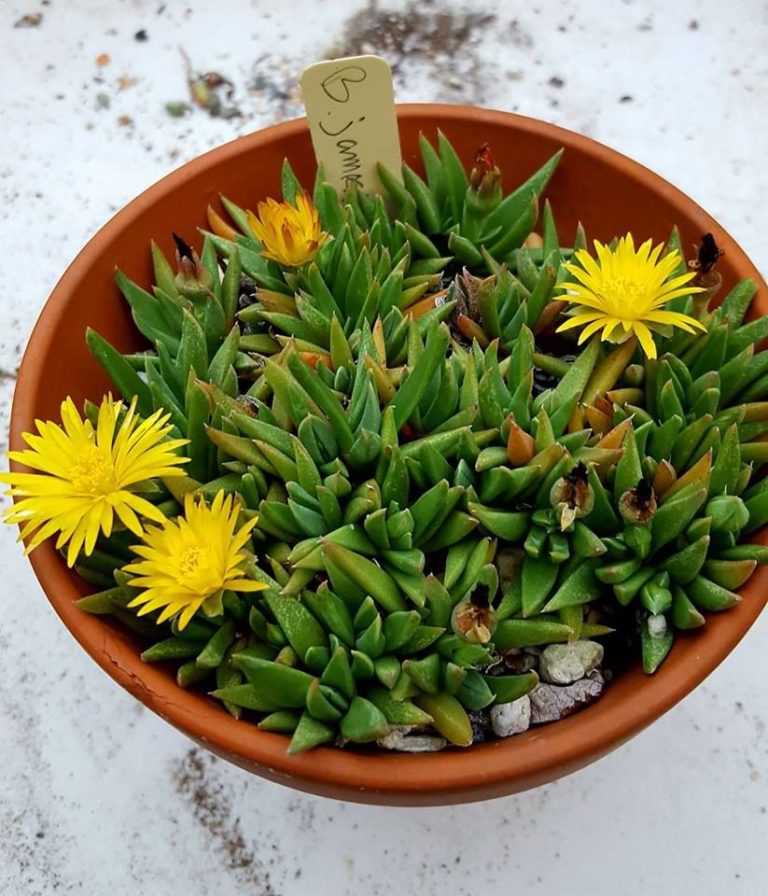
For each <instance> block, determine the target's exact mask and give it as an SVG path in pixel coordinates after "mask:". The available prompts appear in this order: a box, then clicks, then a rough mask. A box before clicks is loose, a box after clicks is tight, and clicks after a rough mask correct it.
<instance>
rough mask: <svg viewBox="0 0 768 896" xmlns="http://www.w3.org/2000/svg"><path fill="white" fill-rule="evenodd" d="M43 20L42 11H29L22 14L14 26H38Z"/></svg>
mask: <svg viewBox="0 0 768 896" xmlns="http://www.w3.org/2000/svg"><path fill="white" fill-rule="evenodd" d="M42 21H43V14H42V13H40V12H28V13H27V14H26V15H25V16H22V17H21V18H20V19H19V20H18V21H17V22H14V24H13V27H14V28H38V27H39V26H40V23H41V22H42Z"/></svg>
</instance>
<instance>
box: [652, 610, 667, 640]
mask: <svg viewBox="0 0 768 896" xmlns="http://www.w3.org/2000/svg"><path fill="white" fill-rule="evenodd" d="M666 633H667V620H666V619H665V618H664V616H663V615H661V614H659V615H658V616H649V617H648V634H649V635H650V636H651V637H652V638H661V637H663V636H664V635H666Z"/></svg>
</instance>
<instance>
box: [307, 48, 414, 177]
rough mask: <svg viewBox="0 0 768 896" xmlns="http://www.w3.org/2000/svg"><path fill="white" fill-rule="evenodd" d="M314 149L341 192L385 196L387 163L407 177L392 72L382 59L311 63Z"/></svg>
mask: <svg viewBox="0 0 768 896" xmlns="http://www.w3.org/2000/svg"><path fill="white" fill-rule="evenodd" d="M301 91H302V94H303V97H304V105H305V106H306V110H307V119H308V121H309V129H310V133H311V135H312V145H313V146H314V149H315V155H316V156H317V162H318V165H321V166H322V168H323V172H324V174H325V179H326V180H327V181H328V183H330V184H332V185H333V186H334V187H336V189H337V190H338V191H339V192H340V193H344V192H346V190H348V189H350V188H355V187H356V188H358V189H360V190H362V191H363V192H365V193H383V192H384V190H383V187H382V184H381V181H380V180H379V176H378V173H377V170H376V165H377V163H381V164H382V165H383V166H384V167H385V168H387V169H388V170H389V171H390V172H391V173H392V174H393V175H394V176H395V177H396V178H397V179H398V180H400V178H401V174H400V167H401V157H400V137H399V134H398V131H397V117H396V115H395V96H394V90H393V88H392V72H391V71H390V68H389V65H387V63H386V62H385V61H384V60H383V59H382V58H381V57H379V56H349V57H347V58H345V59H333V60H330V61H328V62H317V63H315V64H314V65H310V66H309V68H307V69H306V70H305V71H304V74H303V75H302V76H301Z"/></svg>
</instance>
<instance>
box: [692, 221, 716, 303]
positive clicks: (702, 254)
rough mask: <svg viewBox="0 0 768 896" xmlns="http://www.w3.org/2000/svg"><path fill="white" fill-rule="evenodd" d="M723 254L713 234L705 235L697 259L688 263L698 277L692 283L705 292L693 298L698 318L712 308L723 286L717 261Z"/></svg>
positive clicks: (698, 249) (697, 249) (698, 247)
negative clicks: (713, 300) (716, 266)
mask: <svg viewBox="0 0 768 896" xmlns="http://www.w3.org/2000/svg"><path fill="white" fill-rule="evenodd" d="M722 254H723V250H722V249H720V248H719V246H718V245H717V243H716V242H715V238H714V237H713V236H712V234H711V233H705V234H704V235H703V236H702V238H701V243H700V245H699V246H697V247H696V258H695V259H693V260H692V261H689V262H688V267H689V268H692V269H693V270H694V271H696V277H695V278H694V279H693V281H692V285H693V286H700V287H702V289H703V292H700V293H698V294H697V295H695V296H694V298H693V313H694V315H696V316H699V315H701V314H703V313H704V312H705V311H706V310H707V309H708V308H709V306H710V303H711V302H712V299H713V298H714V297H715V295H716V294H717V292H718V290H719V289H720V286H721V285H722V282H723V278H722V277H721V275H720V272H719V271H718V270H716V268H715V265H716V264H717V260H718V259H719V258H720V256H721V255H722Z"/></svg>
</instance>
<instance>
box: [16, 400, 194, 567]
mask: <svg viewBox="0 0 768 896" xmlns="http://www.w3.org/2000/svg"><path fill="white" fill-rule="evenodd" d="M123 410H124V406H123V404H122V402H120V401H113V399H112V396H111V395H107V396H104V398H103V400H102V402H101V406H100V407H99V413H98V419H97V421H96V427H95V428H94V426H93V424H92V423H91V422H90V421H89V420H83V419H82V418H81V417H80V415H79V413H78V412H77V408H76V407H75V403H74V402H73V401H72V399H71V398H67V399H66V400H65V401H64V402H63V403H62V405H61V422H62V425H59V424H58V423H52V422H50V421H42V420H36V421H35V426H36V427H37V434H35V433H28V432H26V433H24V435H23V439H24V441H25V442H26V443H27V445H29V448H27V449H24V450H23V451H10V452H9V453H8V457H10V458H11V460H14V461H17V462H18V463H21V464H24V465H25V466H27V467H29V468H31V469H32V470H36V471H37V472H34V473H19V472H12V473H2V474H0V482H4V483H6V484H7V485H10V486H11V488H10V490H9V491H8V492H7V494H9V495H12V496H13V497H14V498H17V499H18V500H17V501H16V503H15V504H14V505H13V506H12V507H10V508H9V509H8V510H6V511H5V514H4V520H5V522H7V523H19V524H20V525H21V536H20V537H21V538H29V539H30V540H29V543H28V545H27V553H29V551H31V550H33V549H34V548H36V547H37V546H38V545H39V544H40V543H41V542H43V541H44V540H45V539H46V538H48V537H49V536H51V535H55V534H56V533H58V539H57V541H56V547H57V548H62V547H63V546H64V545H65V544H67V542H69V547H68V549H67V565H69V566H72V565H73V564H74V563H75V560H76V559H77V556H78V554H79V553H80V550H81V549H83V548H84V550H85V553H86V554H90V553H91V552H92V551H93V548H94V546H95V544H96V539H97V538H98V535H99V532H103V533H104V534H105V535H106V536H109V535H110V534H111V533H112V527H113V524H114V521H115V515H117V518H118V520H119V521H120V522H121V523H122V524H123V525H124V526H126V527H127V528H128V529H130V530H131V531H132V532H135V533H136V534H137V535H139V536H140V535H142V532H143V530H142V525H141V523H140V521H139V518H138V516H137V514H138V515H140V516H144V517H147V518H148V519H153V520H157V521H160V520H162V519H164V517H163V515H162V513H160V511H159V510H158V509H157V508H156V507H155V506H154V505H153V504H150V503H149V501H147V500H146V499H145V498H142V497H140V496H139V495H137V494H136V492H137V491H141V490H142V486H143V485H144V486H145V484H146V480H148V479H155V478H157V477H160V476H166V477H167V476H182V475H183V471H182V470H179V469H178V464H183V463H187V458H185V457H181V456H179V455H178V454H176V449H177V448H179V447H181V446H182V445H186V444H187V440H186V439H167V438H166V436H167V435H168V433H169V432H170V430H171V427H170V426H169V425H168V416H169V415H167V414H165V415H163V414H161V412H159V411H158V412H157V413H155V414H153V415H152V416H151V417H149V418H148V419H146V420H142V419H141V418H140V417H138V416H137V414H136V399H135V398H134V399H133V401H132V402H131V404H130V407H129V408H128V410H127V411H125V413H124V416H123V419H122V421H121V422H120V425H119V426H118V421H119V418H120V415H121V413H122V412H123Z"/></svg>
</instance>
